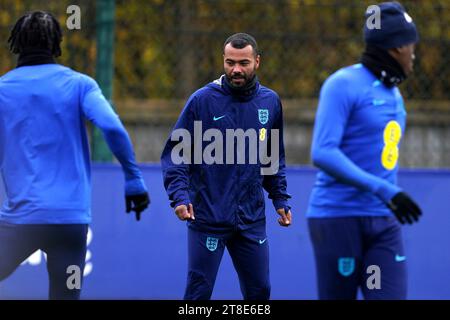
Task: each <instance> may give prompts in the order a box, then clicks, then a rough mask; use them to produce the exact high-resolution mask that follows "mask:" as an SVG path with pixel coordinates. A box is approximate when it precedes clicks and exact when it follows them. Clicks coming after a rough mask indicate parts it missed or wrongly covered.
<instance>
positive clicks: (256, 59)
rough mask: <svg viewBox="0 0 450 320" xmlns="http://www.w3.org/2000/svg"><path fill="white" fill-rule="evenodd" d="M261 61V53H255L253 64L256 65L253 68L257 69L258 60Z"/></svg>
mask: <svg viewBox="0 0 450 320" xmlns="http://www.w3.org/2000/svg"><path fill="white" fill-rule="evenodd" d="M260 61H261V55H259V54H258V55H257V56H256V58H255V64H256V66H255V68H256V69H258V68H259V62H260Z"/></svg>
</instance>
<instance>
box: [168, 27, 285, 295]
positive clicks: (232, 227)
mask: <svg viewBox="0 0 450 320" xmlns="http://www.w3.org/2000/svg"><path fill="white" fill-rule="evenodd" d="M258 66H259V55H258V53H257V45H256V41H255V40H254V38H253V37H251V36H250V35H247V34H243V33H239V34H235V35H233V36H231V37H230V38H228V39H227V40H226V41H225V44H224V68H225V75H223V76H222V77H220V79H218V80H216V81H214V82H212V83H209V84H208V85H206V86H205V87H203V88H201V89H199V90H198V91H196V92H195V93H194V94H193V95H192V96H191V97H190V98H189V100H188V101H187V103H186V105H185V107H184V109H183V111H182V113H181V115H180V117H179V119H178V121H177V123H176V124H175V127H174V130H173V132H172V134H171V138H169V139H168V141H167V144H166V146H165V148H164V151H163V153H162V156H161V162H162V167H163V177H164V185H165V187H166V190H167V193H168V195H169V199H170V200H171V206H172V207H173V208H174V209H175V213H176V214H177V216H178V217H179V218H180V219H181V220H187V221H188V252H189V267H188V268H189V270H188V282H187V288H186V292H185V296H184V298H185V299H188V300H193V299H202V300H204V299H210V297H211V294H212V291H213V287H214V282H215V279H216V275H217V271H218V268H219V264H220V261H221V258H222V255H223V252H224V249H225V247H227V249H228V251H229V253H230V255H231V258H232V260H233V263H234V266H235V268H236V271H237V273H238V276H239V281H240V286H241V291H242V294H243V296H244V299H269V297H270V281H269V257H268V253H269V249H268V241H267V235H266V228H265V223H266V222H265V205H264V204H265V201H264V194H263V188H264V189H265V190H266V191H267V192H268V194H269V198H270V199H272V201H273V204H274V206H275V209H276V210H277V213H278V214H279V215H280V218H279V220H278V222H279V223H280V225H282V226H289V225H290V223H291V213H290V211H289V209H290V208H289V205H288V198H290V196H289V194H288V193H287V191H286V187H287V183H286V177H285V162H284V147H283V138H282V134H283V119H282V110H281V103H280V99H279V97H278V95H277V94H276V93H275V92H274V91H272V90H270V89H268V88H265V87H263V86H261V85H260V84H259V82H258V80H257V77H256V74H255V71H256V69H257V68H258ZM237 129H242V130H243V131H244V132H248V133H252V132H253V133H254V135H253V136H254V137H256V139H253V141H251V140H252V139H250V138H248V139H247V140H246V143H245V155H243V154H242V152H239V143H238V144H237V147H236V146H231V147H230V144H227V147H226V148H225V147H224V146H225V142H224V143H223V145H222V147H223V148H216V150H215V151H214V152H211V153H210V154H211V155H212V156H213V157H215V158H214V159H215V161H214V162H211V161H208V160H207V159H205V154H206V153H207V151H208V145H209V144H210V143H211V142H209V141H212V140H214V141H217V140H218V139H220V138H221V137H227V134H229V133H230V130H237ZM177 132H181V133H183V132H184V133H187V134H188V135H189V136H193V140H189V139H188V140H184V141H183V142H184V143H186V142H187V143H186V145H187V146H188V148H187V149H188V150H185V152H186V153H187V154H188V153H190V154H191V157H189V156H188V157H187V159H188V161H184V162H183V163H179V162H178V161H176V160H175V159H174V150H175V149H176V145H177V144H178V142H177V140H176V139H174V137H175V136H176V135H177V134H175V133H177ZM208 132H209V133H212V132H214V133H215V135H214V138H211V137H209V138H208V137H207V136H208ZM272 132H278V133H279V135H278V138H277V139H276V141H272V140H273V139H272V137H273V136H272ZM198 134H200V135H201V134H203V135H204V137H203V139H202V138H201V137H200V138H198ZM196 135H197V136H196ZM185 138H186V137H183V139H185ZM186 139H187V138H186ZM202 140H203V141H202ZM255 140H256V141H255ZM191 141H192V142H191ZM233 141H234V140H233ZM227 142H228V140H227ZM255 142H258V143H263V142H266V143H267V150H269V149H270V150H275V149H273V148H272V147H273V146H274V145H275V144H276V145H277V146H278V150H276V151H277V153H276V154H270V157H271V159H272V163H271V165H272V166H274V167H275V169H274V170H272V171H271V172H270V173H269V174H267V173H266V174H262V170H261V168H262V167H263V165H262V163H261V162H264V161H261V157H259V158H258V159H257V161H253V162H252V161H251V156H250V154H251V150H253V151H254V150H255ZM196 143H197V145H195V144H196ZM252 143H253V144H252ZM209 147H211V146H209ZM252 148H253V149H252ZM219 149H220V150H219ZM260 149H261V146H260V145H259V147H258V150H260ZM209 150H210V149H209ZM267 150H266V151H267ZM271 152H272V151H271ZM274 153H275V152H274ZM184 156H186V154H184ZM199 156H200V157H202V159H200V160H201V161H198V157H199ZM240 157H241V160H245V161H239V158H240ZM274 158H277V159H276V160H274ZM242 162H244V163H242ZM264 164H265V163H264ZM194 212H195V213H194Z"/></svg>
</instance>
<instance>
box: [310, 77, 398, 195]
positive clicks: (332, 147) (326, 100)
mask: <svg viewBox="0 0 450 320" xmlns="http://www.w3.org/2000/svg"><path fill="white" fill-rule="evenodd" d="M354 101H355V98H353V97H352V91H351V86H350V84H349V83H348V81H346V79H343V78H341V77H336V75H335V77H332V78H329V79H328V80H327V81H326V82H325V83H324V85H323V86H322V89H321V92H320V98H319V106H318V109H317V114H316V119H315V125H314V133H313V141H312V148H311V158H312V161H313V163H314V165H315V166H317V167H318V168H320V169H322V170H323V171H325V172H326V173H327V174H329V175H331V176H333V177H335V178H336V179H337V180H339V181H341V182H343V183H346V184H349V185H352V186H354V187H357V188H359V189H361V190H364V191H369V192H372V193H374V194H375V195H377V196H378V197H379V198H380V199H381V200H383V201H384V202H385V203H387V202H389V201H390V199H391V198H392V197H393V196H394V195H395V194H396V193H397V192H399V191H400V188H399V187H397V186H396V185H394V184H392V183H390V182H388V181H386V180H384V179H382V178H379V177H377V176H375V175H373V174H370V173H368V172H366V171H364V170H363V169H361V168H360V167H358V166H357V165H356V164H355V163H353V162H352V161H351V160H350V159H349V158H348V157H347V156H346V155H345V154H344V153H343V152H342V151H341V149H340V148H339V146H340V144H341V140H342V136H343V134H344V131H345V127H346V123H347V119H348V118H349V116H350V112H351V108H352V105H353V103H354Z"/></svg>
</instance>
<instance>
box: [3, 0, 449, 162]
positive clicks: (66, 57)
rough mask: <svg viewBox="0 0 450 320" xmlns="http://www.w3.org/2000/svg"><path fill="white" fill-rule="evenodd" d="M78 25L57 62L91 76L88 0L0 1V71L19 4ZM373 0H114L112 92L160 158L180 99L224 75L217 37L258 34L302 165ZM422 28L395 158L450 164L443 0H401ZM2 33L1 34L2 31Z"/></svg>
mask: <svg viewBox="0 0 450 320" xmlns="http://www.w3.org/2000/svg"><path fill="white" fill-rule="evenodd" d="M73 4H75V5H78V6H79V7H80V8H81V12H82V16H81V21H82V28H81V30H67V29H65V30H64V31H65V32H64V41H63V56H62V57H61V58H60V59H59V62H61V63H63V64H66V65H68V66H70V67H72V68H74V69H76V70H79V71H81V72H85V73H88V74H90V75H92V76H95V74H94V72H95V64H96V61H95V59H96V43H95V30H96V27H97V25H96V19H95V17H96V5H95V1H87V0H86V1H39V0H33V1H27V0H15V1H13V0H8V1H7V0H0V41H2V43H1V44H0V71H1V73H2V74H3V73H5V72H7V71H8V70H9V69H11V68H12V67H14V64H15V61H14V58H13V57H12V56H11V54H10V53H9V51H8V47H7V45H6V40H7V38H8V35H9V30H10V29H11V27H12V25H13V23H14V22H15V21H16V20H17V19H18V18H19V17H20V16H21V15H22V14H23V13H24V12H26V11H29V10H36V9H44V10H48V11H51V12H53V13H54V14H55V15H57V17H58V18H59V20H60V22H61V23H62V24H63V25H64V26H65V21H66V19H67V17H68V14H67V13H66V9H67V7H68V6H69V5H73ZM371 4H376V2H375V1H356V0H354V1H352V0H348V1H338V0H328V1H326V0H303V1H301V0H188V1H184V0H166V1H164V0H116V22H115V44H114V47H115V56H114V65H115V69H114V82H113V84H114V88H113V98H114V101H115V106H116V108H117V111H118V112H119V114H120V115H121V117H122V119H124V121H125V123H126V124H127V127H128V128H129V130H130V132H131V135H132V137H133V140H134V143H135V145H136V148H137V152H136V153H137V155H138V159H139V160H141V161H158V159H159V154H160V151H161V147H162V144H163V143H164V141H165V139H166V137H167V134H168V132H169V129H170V126H171V125H172V124H173V122H174V120H175V118H176V116H177V115H178V113H179V111H180V110H181V108H182V106H183V104H184V101H185V99H186V98H187V97H188V96H189V95H190V94H191V93H192V92H194V91H195V90H196V89H197V88H199V87H201V86H203V85H205V84H206V83H208V82H210V81H212V80H214V79H216V78H218V77H219V76H220V74H221V73H222V72H223V61H222V45H223V41H224V40H225V39H226V38H227V37H228V36H229V35H231V34H233V33H235V32H247V33H250V34H252V35H253V36H255V38H256V39H257V41H258V45H259V47H260V51H261V55H262V60H261V66H260V69H259V72H258V76H259V78H260V80H261V82H262V83H263V84H264V85H266V86H268V87H270V88H272V89H274V90H276V91H277V92H278V93H279V94H280V96H281V98H282V101H283V105H284V108H285V121H286V127H287V129H286V144H287V147H288V148H287V150H288V151H287V157H288V162H290V163H300V164H306V163H309V161H310V160H309V147H310V138H311V129H312V121H313V119H314V113H315V108H316V105H317V100H316V99H317V96H318V93H319V90H320V87H321V85H322V83H323V81H324V80H325V79H326V78H327V77H328V75H330V74H331V73H332V72H334V71H336V70H337V69H339V68H340V67H343V66H346V65H349V64H353V63H355V62H358V60H359V58H360V55H361V52H362V50H363V49H364V43H363V36H362V28H363V24H364V22H365V21H364V12H365V9H366V8H367V7H368V6H369V5H371ZM402 4H403V5H404V6H405V7H406V9H407V10H408V12H409V14H410V15H411V16H412V17H413V19H414V21H415V23H416V25H417V27H418V29H419V33H420V42H419V44H418V46H417V49H416V62H415V72H414V74H413V75H412V76H411V77H410V78H409V79H408V80H407V81H406V82H405V83H404V84H402V85H401V90H402V92H403V94H404V96H405V99H406V102H407V103H406V104H407V108H408V112H409V125H410V127H409V129H408V130H409V132H407V135H406V136H405V140H404V142H405V143H404V144H403V145H402V151H403V153H402V155H401V162H402V165H403V166H410V167H417V166H420V167H430V166H440V167H443V166H446V167H450V159H449V158H450V157H449V154H450V145H449V143H448V141H450V130H449V128H450V82H449V79H450V54H449V51H450V27H449V25H450V0H436V1H418V0H417V1H416V0H405V1H402ZM1 39H3V40H1Z"/></svg>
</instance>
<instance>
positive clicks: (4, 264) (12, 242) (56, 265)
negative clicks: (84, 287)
mask: <svg viewBox="0 0 450 320" xmlns="http://www.w3.org/2000/svg"><path fill="white" fill-rule="evenodd" d="M87 231H88V225H83V224H70V225H57V224H55V225H49V224H45V225H16V224H5V223H0V281H2V280H3V279H5V278H6V277H8V276H9V275H10V274H11V273H13V272H14V270H16V269H17V267H18V266H19V265H20V264H21V263H22V262H23V261H24V260H25V259H27V258H28V257H29V256H30V255H31V254H32V253H33V252H35V251H36V250H39V249H40V250H42V251H44V252H45V253H46V254H47V270H48V275H49V299H58V300H66V299H74V300H75V299H79V298H80V292H81V287H80V288H79V289H78V288H76V286H75V288H73V287H74V286H73V285H70V283H71V281H70V280H71V279H69V277H70V276H71V275H73V274H75V272H76V271H73V270H75V269H74V267H73V266H75V268H76V267H78V268H79V269H78V270H80V271H81V272H80V273H79V274H80V275H81V279H80V283H81V282H82V276H83V270H84V264H85V258H86V238H87ZM68 282H69V285H68ZM74 283H76V282H72V284H74Z"/></svg>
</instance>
